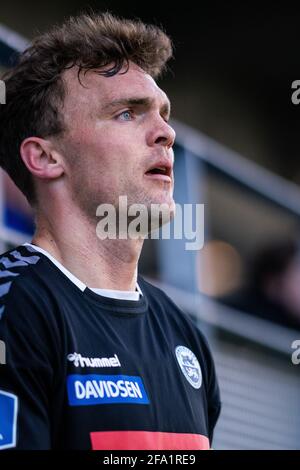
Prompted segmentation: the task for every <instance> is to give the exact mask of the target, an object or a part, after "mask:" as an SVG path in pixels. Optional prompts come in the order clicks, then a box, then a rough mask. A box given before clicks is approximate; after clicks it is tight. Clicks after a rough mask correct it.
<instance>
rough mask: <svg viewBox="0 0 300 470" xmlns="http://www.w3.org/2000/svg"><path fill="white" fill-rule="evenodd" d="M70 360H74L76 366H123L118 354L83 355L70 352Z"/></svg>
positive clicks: (68, 357)
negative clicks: (111, 355)
mask: <svg viewBox="0 0 300 470" xmlns="http://www.w3.org/2000/svg"><path fill="white" fill-rule="evenodd" d="M67 359H68V361H70V362H73V363H74V366H75V367H121V363H120V361H119V358H118V356H117V355H116V354H115V355H114V356H113V357H83V356H82V355H81V354H79V353H76V352H74V353H72V354H68V356H67Z"/></svg>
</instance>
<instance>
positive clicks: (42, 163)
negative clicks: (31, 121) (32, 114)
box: [20, 137, 64, 179]
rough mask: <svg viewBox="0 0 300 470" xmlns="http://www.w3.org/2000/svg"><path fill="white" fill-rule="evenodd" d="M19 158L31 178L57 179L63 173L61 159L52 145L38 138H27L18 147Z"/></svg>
mask: <svg viewBox="0 0 300 470" xmlns="http://www.w3.org/2000/svg"><path fill="white" fill-rule="evenodd" d="M20 154H21V158H22V160H23V162H24V164H25V165H26V167H27V168H28V170H29V171H30V173H32V175H33V176H35V177H37V178H43V179H46V178H47V179H55V178H59V177H60V176H62V175H63V173H64V167H63V162H62V157H61V155H60V153H59V152H57V150H55V148H54V146H53V144H52V143H51V142H50V141H49V140H46V139H41V138H40V137H27V139H25V140H23V142H22V144H21V147H20Z"/></svg>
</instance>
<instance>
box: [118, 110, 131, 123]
mask: <svg viewBox="0 0 300 470" xmlns="http://www.w3.org/2000/svg"><path fill="white" fill-rule="evenodd" d="M117 117H118V118H120V119H121V120H122V121H130V120H131V119H132V112H131V111H129V110H128V109H127V110H126V111H123V112H122V113H120V114H119V115H118V116H117Z"/></svg>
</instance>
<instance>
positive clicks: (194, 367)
mask: <svg viewBox="0 0 300 470" xmlns="http://www.w3.org/2000/svg"><path fill="white" fill-rule="evenodd" d="M175 354H176V358H177V361H178V364H179V366H180V369H181V371H182V373H183V375H184V376H185V378H186V380H187V381H188V382H189V383H190V384H191V386H192V387H194V388H200V387H201V384H202V373H201V367H200V364H199V362H198V359H197V358H196V356H195V354H194V353H193V351H191V350H190V349H189V348H187V347H185V346H177V347H176V348H175Z"/></svg>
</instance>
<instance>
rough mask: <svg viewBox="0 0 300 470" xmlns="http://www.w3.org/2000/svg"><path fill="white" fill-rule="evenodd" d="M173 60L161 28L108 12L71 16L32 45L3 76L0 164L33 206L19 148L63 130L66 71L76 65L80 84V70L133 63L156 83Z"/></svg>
mask: <svg viewBox="0 0 300 470" xmlns="http://www.w3.org/2000/svg"><path fill="white" fill-rule="evenodd" d="M171 56H172V45H171V41H170V38H169V37H168V36H167V35H166V34H165V33H164V32H163V31H162V29H161V28H159V27H157V26H154V25H146V24H144V23H142V22H141V21H140V20H134V21H133V20H127V19H122V18H121V19H120V18H118V17H116V16H114V15H112V14H111V13H107V12H106V13H100V14H94V13H93V14H91V13H90V14H81V15H79V16H76V17H70V18H69V19H68V20H66V21H65V22H64V23H63V24H61V25H59V26H54V27H53V28H52V29H51V30H49V31H48V32H46V33H44V34H42V35H40V36H38V37H37V38H36V39H35V40H34V41H33V43H32V45H31V46H30V47H28V48H27V49H26V50H25V51H24V52H23V53H22V54H21V55H20V57H19V60H18V63H17V64H16V66H15V67H14V68H13V69H11V70H9V72H7V73H6V74H5V75H4V76H3V77H2V78H3V79H4V81H5V85H6V104H5V105H0V129H1V136H0V165H1V166H2V168H3V169H4V170H5V171H6V172H7V173H8V174H9V176H10V177H11V178H12V180H13V181H14V183H15V184H16V185H17V186H18V187H19V189H20V190H21V191H22V192H23V193H24V194H25V196H26V197H27V199H28V201H29V202H30V203H31V204H34V203H35V202H36V201H35V191H34V184H33V178H32V175H31V173H30V172H29V171H28V169H27V168H26V166H25V164H24V163H23V160H22V158H21V157H20V145H21V143H22V141H23V140H24V139H26V138H27V137H30V136H38V137H43V138H46V137H48V136H51V135H57V134H59V133H62V132H63V131H64V129H65V125H64V119H63V114H62V112H61V107H62V105H63V101H64V97H65V89H64V83H63V80H62V73H63V71H64V70H66V69H68V68H71V67H73V66H78V79H79V80H80V75H79V74H80V73H81V72H82V71H83V72H85V71H87V70H91V69H96V68H97V69H101V71H98V72H97V73H100V74H101V75H104V76H107V77H109V76H112V75H115V74H117V73H118V72H119V71H120V70H121V68H122V67H123V65H124V63H125V64H127V66H128V63H129V61H132V62H134V63H135V64H137V65H138V66H140V67H141V68H142V69H143V70H145V72H147V73H149V74H150V75H151V76H152V77H153V78H157V77H158V76H159V75H160V74H161V72H162V71H163V70H164V69H165V67H166V62H167V61H168V60H169V58H170V57H171Z"/></svg>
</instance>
